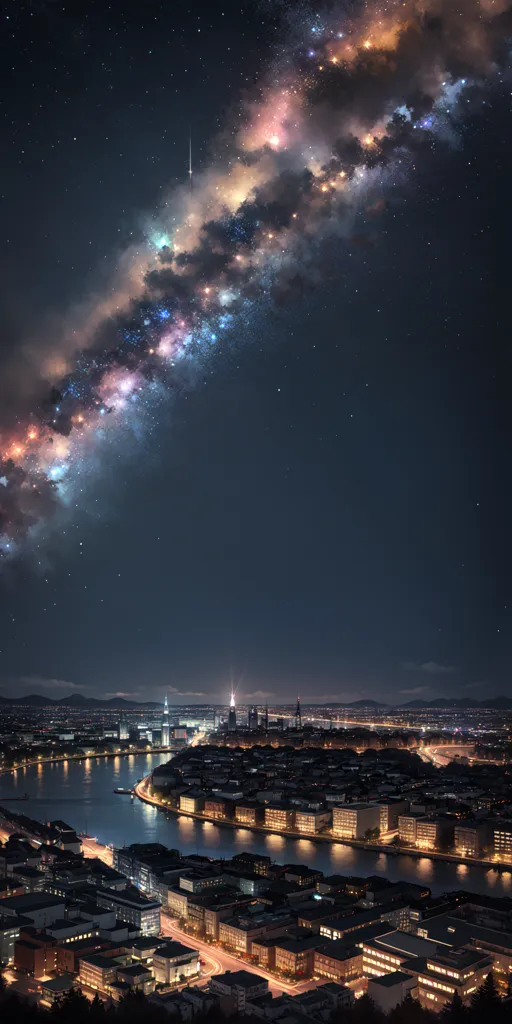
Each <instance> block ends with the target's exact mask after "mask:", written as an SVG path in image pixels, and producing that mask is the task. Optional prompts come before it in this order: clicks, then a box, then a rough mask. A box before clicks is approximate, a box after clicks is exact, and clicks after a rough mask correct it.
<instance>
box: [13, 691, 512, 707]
mask: <svg viewBox="0 0 512 1024" xmlns="http://www.w3.org/2000/svg"><path fill="white" fill-rule="evenodd" d="M13 706H16V707H33V708H46V707H66V708H84V709H87V708H91V709H93V708H104V709H105V710H108V709H109V708H111V709H114V710H115V709H118V710H120V711H122V710H123V709H125V710H126V709H128V708H141V709H142V708H161V707H162V706H163V704H162V703H161V702H159V701H155V700H147V701H137V700H127V699H126V698H125V697H111V698H110V699H109V700H101V699H100V698H99V697H84V695H83V694H82V693H72V694H70V695H69V697H59V698H57V699H55V698H53V697H44V696H43V695H42V694H40V693H30V694H28V695H27V696H26V697H0V708H2V707H13ZM197 706H201V707H204V706H205V705H204V704H202V705H197ZM292 706H293V705H291V704H290V707H292ZM394 706H396V707H398V708H400V709H401V710H404V711H408V710H409V711H415V710H416V711H420V710H428V709H429V708H432V710H436V709H437V710H439V711H442V710H446V709H447V708H448V709H449V708H453V709H459V710H460V711H464V710H466V709H471V708H474V709H478V708H482V710H489V711H511V710H512V698H510V697H493V698H491V699H489V700H470V698H469V697H460V698H454V699H450V698H449V697H438V698H437V699H436V700H425V701H423V700H410V701H408V702H407V704H398V705H392V704H382V703H380V702H379V701H377V700H354V701H352V702H351V703H349V704H342V703H336V704H335V703H332V702H329V703H327V702H326V703H325V704H317V705H316V707H324V708H325V707H328V708H344V709H352V710H354V711H357V710H360V711H363V710H364V709H365V708H366V709H368V710H372V709H373V710H378V709H385V708H387V709H390V710H391V709H392V708H393V707H394Z"/></svg>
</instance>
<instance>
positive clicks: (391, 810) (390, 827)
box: [379, 799, 408, 835]
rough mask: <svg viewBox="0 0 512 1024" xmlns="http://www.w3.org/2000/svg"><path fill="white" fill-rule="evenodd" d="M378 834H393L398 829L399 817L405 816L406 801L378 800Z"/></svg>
mask: <svg viewBox="0 0 512 1024" xmlns="http://www.w3.org/2000/svg"><path fill="white" fill-rule="evenodd" d="M379 807H380V834H381V835H384V833H385V832H394V831H395V830H396V829H397V828H398V818H399V815H401V814H405V812H406V810H407V807H408V804H407V801H406V800H392V799H389V800H379Z"/></svg>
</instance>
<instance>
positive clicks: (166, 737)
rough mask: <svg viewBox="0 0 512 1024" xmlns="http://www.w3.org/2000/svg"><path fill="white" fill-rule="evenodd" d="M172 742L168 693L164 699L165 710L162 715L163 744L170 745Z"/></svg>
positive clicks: (164, 745)
mask: <svg viewBox="0 0 512 1024" xmlns="http://www.w3.org/2000/svg"><path fill="white" fill-rule="evenodd" d="M170 742H171V727H170V723H169V702H168V700H167V694H166V695H165V700H164V711H163V715H162V732H161V744H162V747H168V746H169V744H170Z"/></svg>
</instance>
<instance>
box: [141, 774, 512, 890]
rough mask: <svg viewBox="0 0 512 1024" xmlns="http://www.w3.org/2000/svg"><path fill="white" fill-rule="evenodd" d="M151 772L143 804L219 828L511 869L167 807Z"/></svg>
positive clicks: (511, 867)
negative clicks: (154, 789) (151, 788)
mask: <svg viewBox="0 0 512 1024" xmlns="http://www.w3.org/2000/svg"><path fill="white" fill-rule="evenodd" d="M150 779H151V775H146V777H145V778H144V779H141V781H140V782H138V783H137V785H136V786H135V787H134V789H135V795H136V796H137V797H138V798H139V800H142V802H143V803H146V804H150V806H152V807H156V808H157V809H158V810H160V811H165V812H167V813H168V814H172V815H174V816H175V817H179V818H181V817H185V818H192V819H193V820H195V821H199V822H204V823H209V824H212V825H217V826H218V827H219V828H227V829H232V830H245V831H249V832H256V833H258V834H259V835H266V836H275V835H277V836H282V838H283V839H294V840H304V839H306V840H308V841H309V842H311V843H318V844H322V843H330V844H331V845H332V844H335V845H341V846H349V847H352V849H354V850H365V851H366V852H367V853H384V854H386V856H391V857H399V856H406V857H416V858H418V859H423V858H425V857H426V858H427V859H428V860H433V861H441V862H443V863H446V864H463V865H467V866H473V867H482V868H491V869H493V870H495V871H496V872H500V871H502V870H505V871H510V870H512V865H507V864H501V863H500V864H498V863H496V861H493V860H475V859H474V858H472V857H462V856H459V855H458V854H455V853H439V852H437V851H435V850H418V849H416V848H415V847H409V846H400V847H398V846H391V845H390V844H389V843H368V842H365V841H364V840H362V839H341V838H339V837H338V836H332V835H328V834H326V833H318V832H311V833H310V832H296V831H294V830H293V829H287V830H286V832H276V829H275V828H267V826H266V825H249V824H246V823H245V822H244V823H243V824H242V823H239V822H237V821H230V820H228V819H226V818H215V817H213V815H208V814H201V813H196V812H194V811H182V810H181V809H180V808H177V807H169V805H168V804H166V803H163V801H161V800H157V799H156V798H155V797H152V796H150V795H149V793H148V792H147V786H148V784H149V780H150Z"/></svg>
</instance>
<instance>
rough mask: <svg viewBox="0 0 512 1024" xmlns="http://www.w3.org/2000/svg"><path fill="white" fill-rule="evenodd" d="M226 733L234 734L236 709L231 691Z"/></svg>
mask: <svg viewBox="0 0 512 1024" xmlns="http://www.w3.org/2000/svg"><path fill="white" fill-rule="evenodd" d="M228 732H236V708H235V695H234V693H233V691H231V700H230V702H229V715H228Z"/></svg>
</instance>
